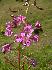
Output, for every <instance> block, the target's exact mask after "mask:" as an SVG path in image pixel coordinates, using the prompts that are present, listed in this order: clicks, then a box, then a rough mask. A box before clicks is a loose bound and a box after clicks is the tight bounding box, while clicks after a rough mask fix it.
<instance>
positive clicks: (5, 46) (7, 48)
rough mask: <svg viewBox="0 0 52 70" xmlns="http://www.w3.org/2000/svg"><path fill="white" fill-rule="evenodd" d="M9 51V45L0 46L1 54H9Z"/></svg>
mask: <svg viewBox="0 0 52 70" xmlns="http://www.w3.org/2000/svg"><path fill="white" fill-rule="evenodd" d="M10 50H11V45H10V44H5V45H4V46H2V52H3V53H6V52H9V51H10Z"/></svg>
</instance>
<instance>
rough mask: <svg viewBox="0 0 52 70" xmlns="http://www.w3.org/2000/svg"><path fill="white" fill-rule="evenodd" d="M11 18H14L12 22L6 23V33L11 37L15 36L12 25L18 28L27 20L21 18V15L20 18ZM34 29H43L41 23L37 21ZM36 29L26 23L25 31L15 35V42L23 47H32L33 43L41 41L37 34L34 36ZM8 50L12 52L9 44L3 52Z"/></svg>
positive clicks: (23, 17)
mask: <svg viewBox="0 0 52 70" xmlns="http://www.w3.org/2000/svg"><path fill="white" fill-rule="evenodd" d="M11 16H12V18H13V20H12V22H10V21H9V22H7V23H6V31H5V35H6V36H11V35H12V34H13V32H12V29H13V26H12V25H13V24H14V25H15V26H18V25H20V24H21V23H24V22H25V19H26V17H25V16H21V15H19V16H13V15H11ZM34 28H35V29H40V28H41V24H40V22H39V21H37V22H36V23H35V26H34ZM34 28H33V27H32V25H31V24H29V23H24V27H23V31H22V32H21V33H20V34H19V35H18V34H15V35H14V37H15V40H14V41H15V42H17V43H18V42H19V43H21V44H22V45H23V46H30V45H31V43H32V42H33V41H35V42H38V41H39V35H38V34H36V33H35V34H33V32H34ZM8 49H9V50H10V46H8V44H7V45H4V48H3V50H4V51H8ZM3 50H2V51H3ZM4 51H3V52H4Z"/></svg>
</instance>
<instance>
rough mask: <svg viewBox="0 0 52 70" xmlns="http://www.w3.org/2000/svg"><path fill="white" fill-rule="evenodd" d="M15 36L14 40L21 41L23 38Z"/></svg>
mask: <svg viewBox="0 0 52 70" xmlns="http://www.w3.org/2000/svg"><path fill="white" fill-rule="evenodd" d="M15 37H16V39H15V41H16V42H22V41H23V38H22V37H21V36H18V35H15Z"/></svg>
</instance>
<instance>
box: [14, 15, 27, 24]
mask: <svg viewBox="0 0 52 70" xmlns="http://www.w3.org/2000/svg"><path fill="white" fill-rule="evenodd" d="M25 19H26V17H25V16H21V15H19V16H16V17H13V23H14V24H15V25H20V24H21V23H22V22H23V21H24V20H25Z"/></svg>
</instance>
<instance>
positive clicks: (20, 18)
mask: <svg viewBox="0 0 52 70" xmlns="http://www.w3.org/2000/svg"><path fill="white" fill-rule="evenodd" d="M18 19H19V20H20V21H21V22H22V21H23V20H25V19H26V17H25V16H22V15H20V16H18Z"/></svg>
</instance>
